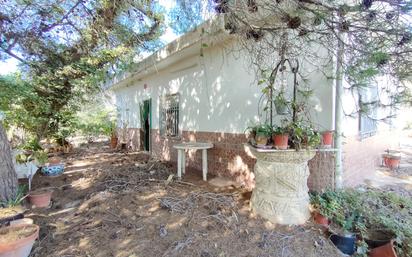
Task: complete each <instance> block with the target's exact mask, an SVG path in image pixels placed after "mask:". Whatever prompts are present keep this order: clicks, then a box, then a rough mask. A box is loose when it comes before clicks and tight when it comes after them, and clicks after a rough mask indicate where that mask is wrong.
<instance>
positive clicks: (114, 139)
mask: <svg viewBox="0 0 412 257" xmlns="http://www.w3.org/2000/svg"><path fill="white" fill-rule="evenodd" d="M118 141H119V139H118V138H117V136H115V135H112V137H111V138H110V147H111V148H116V147H117V143H118Z"/></svg>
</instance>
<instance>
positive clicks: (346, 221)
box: [329, 212, 360, 255]
mask: <svg viewBox="0 0 412 257" xmlns="http://www.w3.org/2000/svg"><path fill="white" fill-rule="evenodd" d="M338 215H339V214H338ZM359 219H360V216H359V214H358V213H357V212H352V213H350V214H346V215H345V216H344V218H343V219H342V220H341V219H340V218H339V217H338V216H334V218H333V219H332V221H333V223H332V224H336V225H337V226H333V225H332V226H331V227H330V228H329V231H330V232H331V233H332V234H331V236H330V240H331V241H332V243H333V244H334V245H335V246H336V248H338V249H339V250H340V251H341V252H342V253H344V254H347V255H352V254H354V253H355V251H356V233H355V231H356V223H357V222H358V220H359Z"/></svg>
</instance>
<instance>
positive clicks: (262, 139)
mask: <svg viewBox="0 0 412 257" xmlns="http://www.w3.org/2000/svg"><path fill="white" fill-rule="evenodd" d="M255 141H256V145H257V146H258V147H259V146H265V145H267V143H268V137H267V136H266V135H264V134H259V133H257V134H256V136H255Z"/></svg>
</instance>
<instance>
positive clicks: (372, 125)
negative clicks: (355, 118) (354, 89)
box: [359, 86, 378, 139]
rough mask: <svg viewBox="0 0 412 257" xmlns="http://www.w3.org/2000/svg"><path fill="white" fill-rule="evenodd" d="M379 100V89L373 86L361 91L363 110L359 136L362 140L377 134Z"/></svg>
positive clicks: (360, 98)
mask: <svg viewBox="0 0 412 257" xmlns="http://www.w3.org/2000/svg"><path fill="white" fill-rule="evenodd" d="M377 98H378V89H377V87H373V86H371V87H368V88H365V89H362V90H360V91H359V105H360V106H361V109H362V111H361V112H359V134H360V137H361V139H363V138H366V137H370V136H373V135H374V134H375V133H376V129H377V124H376V119H375V118H376V115H377Z"/></svg>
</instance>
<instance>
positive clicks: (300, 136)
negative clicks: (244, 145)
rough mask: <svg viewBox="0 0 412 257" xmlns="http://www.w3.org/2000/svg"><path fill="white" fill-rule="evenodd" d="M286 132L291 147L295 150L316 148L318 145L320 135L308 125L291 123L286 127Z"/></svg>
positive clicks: (300, 122) (297, 122)
mask: <svg viewBox="0 0 412 257" xmlns="http://www.w3.org/2000/svg"><path fill="white" fill-rule="evenodd" d="M288 130H289V135H290V141H291V144H292V147H293V148H294V149H296V150H300V149H302V148H316V147H318V146H319V144H320V135H319V133H318V132H317V131H316V130H315V129H314V128H313V127H312V126H311V125H310V124H309V125H308V124H305V123H304V122H302V121H296V122H292V123H290V124H289V125H288Z"/></svg>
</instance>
